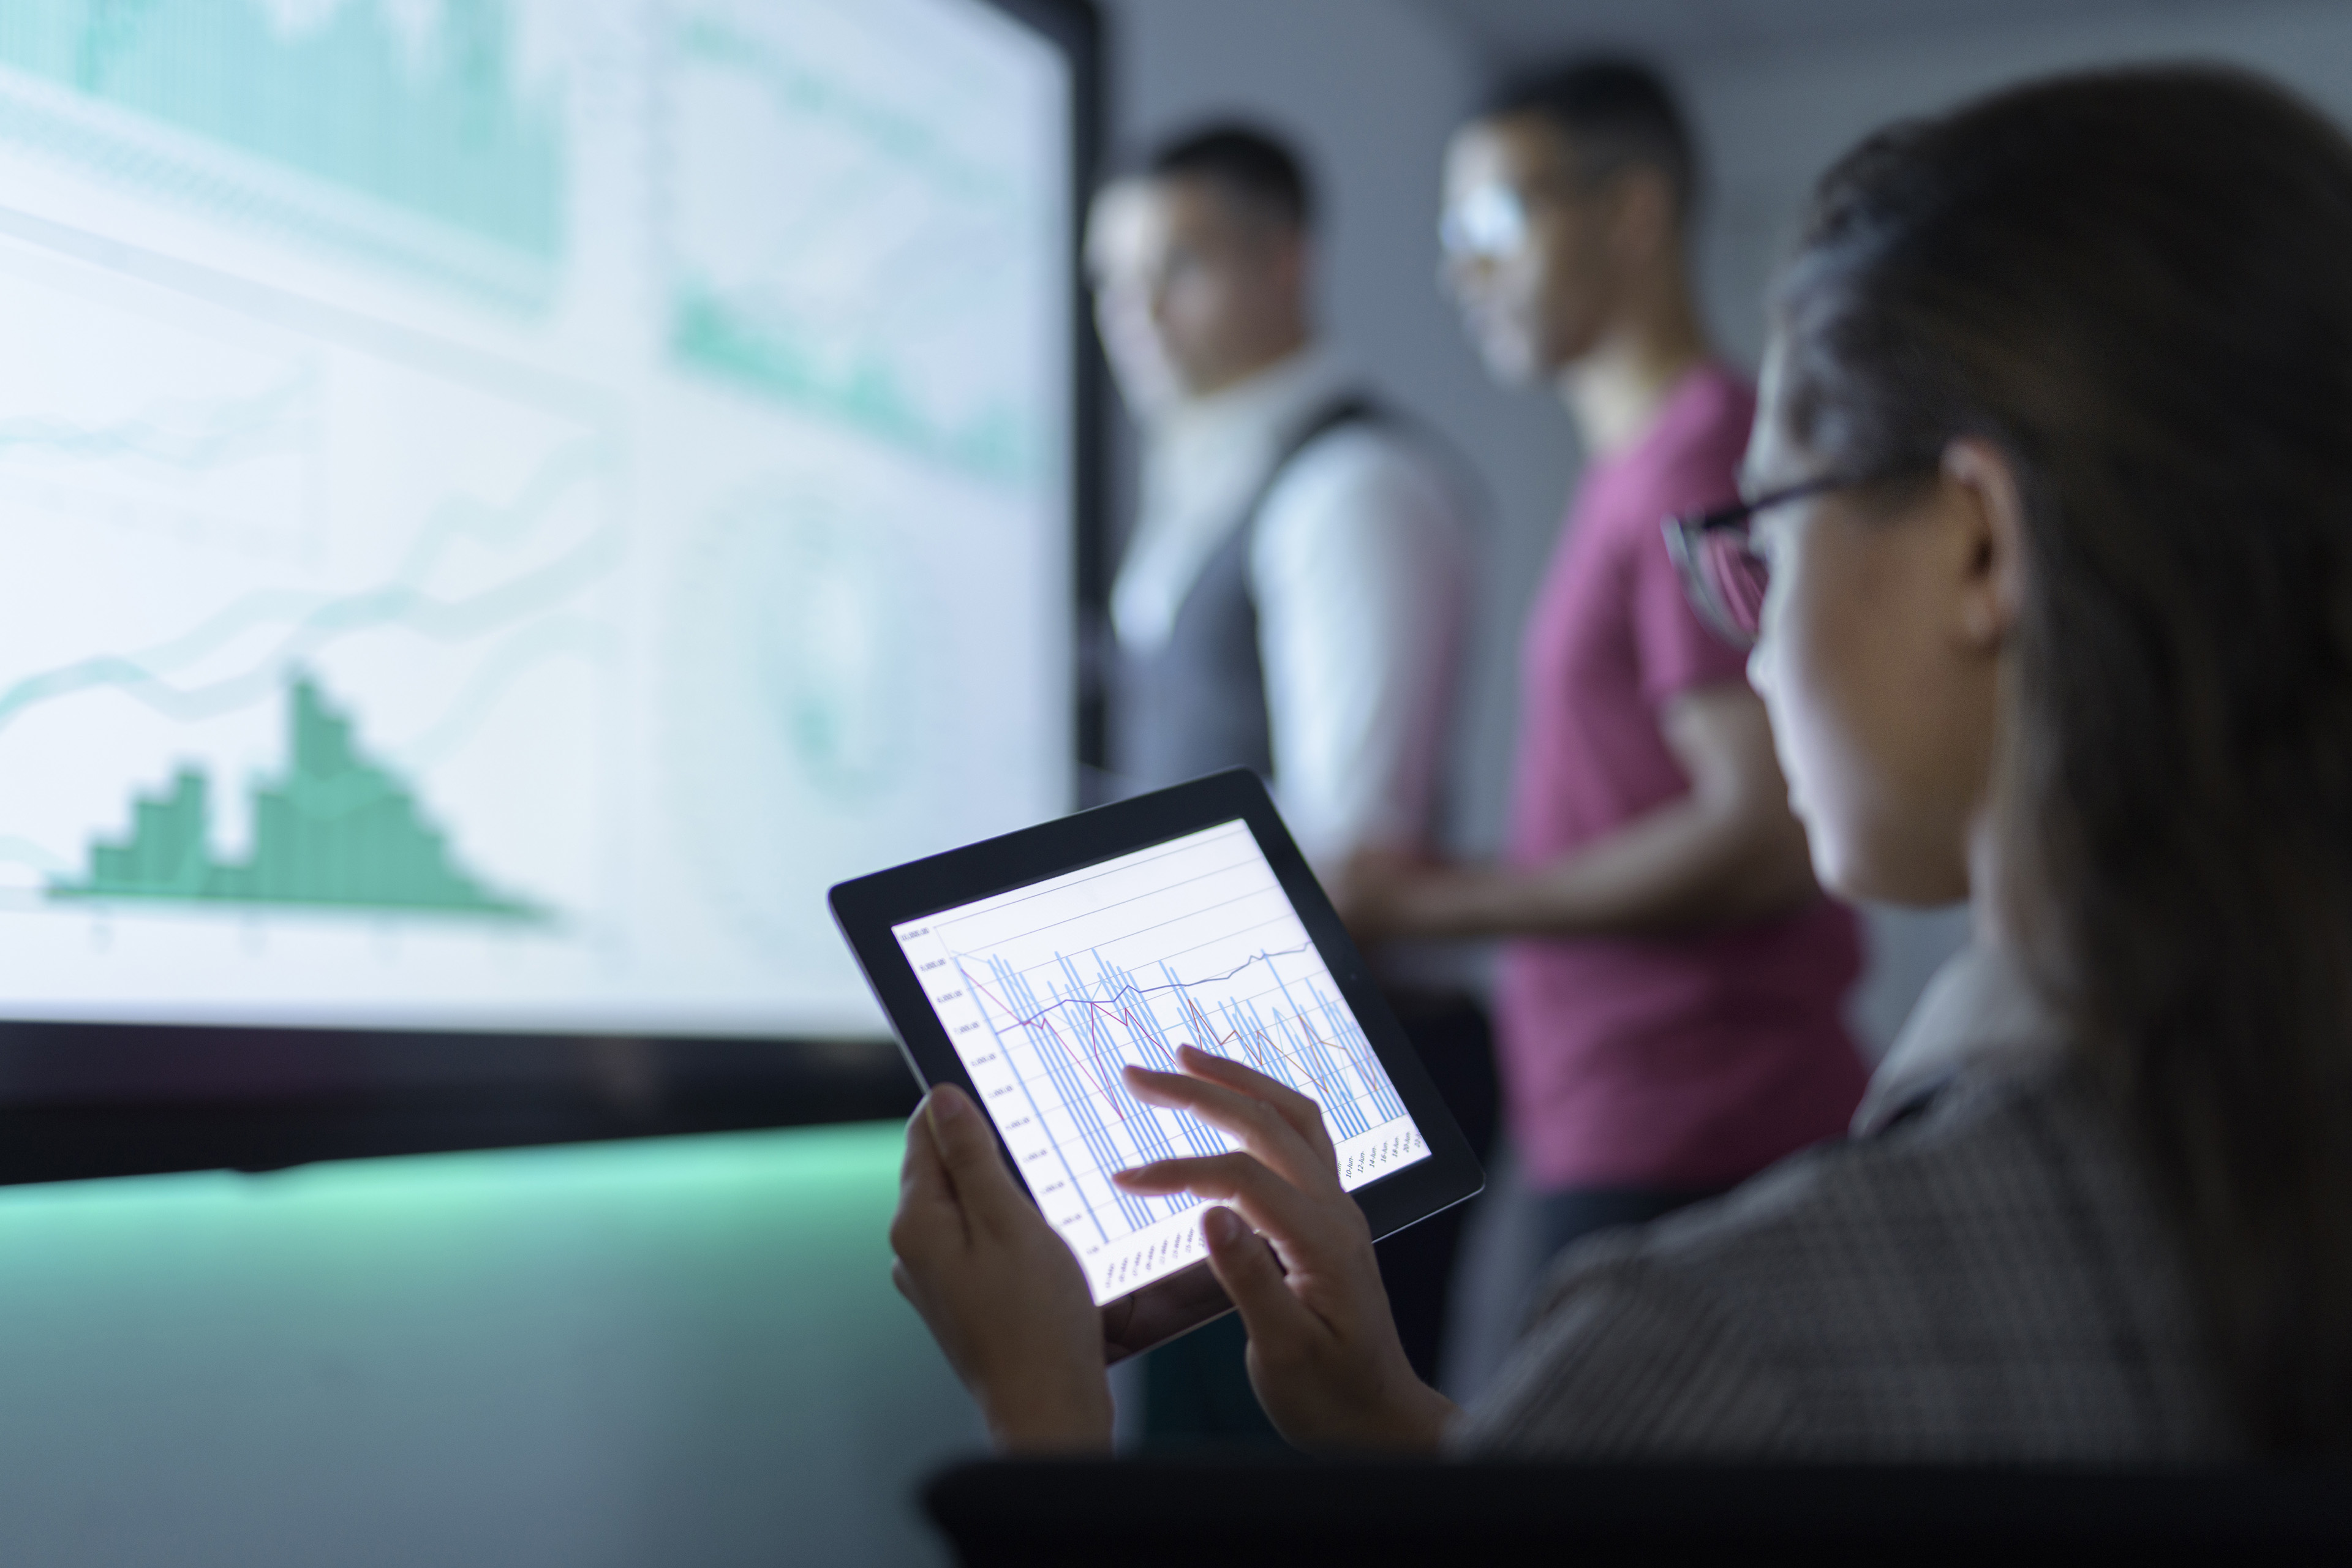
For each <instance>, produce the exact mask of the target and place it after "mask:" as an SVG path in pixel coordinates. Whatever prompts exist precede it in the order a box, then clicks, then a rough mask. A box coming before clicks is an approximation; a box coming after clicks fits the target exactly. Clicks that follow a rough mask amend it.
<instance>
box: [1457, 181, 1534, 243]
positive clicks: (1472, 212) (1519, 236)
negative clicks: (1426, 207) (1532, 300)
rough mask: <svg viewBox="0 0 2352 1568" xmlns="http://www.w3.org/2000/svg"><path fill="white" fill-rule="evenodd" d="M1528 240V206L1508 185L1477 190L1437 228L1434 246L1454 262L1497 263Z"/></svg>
mask: <svg viewBox="0 0 2352 1568" xmlns="http://www.w3.org/2000/svg"><path fill="white" fill-rule="evenodd" d="M1527 239H1528V208H1527V204H1526V203H1525V202H1524V201H1522V200H1521V199H1520V198H1519V194H1518V192H1517V191H1515V190H1513V189H1511V188H1510V187H1509V186H1508V185H1480V186H1478V187H1477V188H1476V189H1475V190H1473V191H1471V192H1470V193H1469V194H1468V195H1465V196H1464V197H1463V198H1462V200H1461V201H1459V202H1457V203H1455V204H1454V207H1453V209H1452V210H1451V211H1449V212H1447V213H1446V214H1445V216H1444V218H1442V219H1441V220H1440V221H1439V223H1438V226H1437V243H1438V244H1439V245H1440V246H1441V247H1444V251H1445V254H1446V255H1447V256H1449V257H1453V258H1455V259H1457V260H1465V261H1472V260H1475V261H1498V260H1500V259H1502V258H1504V257H1507V256H1510V255H1512V254H1514V253H1516V252H1517V250H1518V248H1519V247H1520V246H1522V245H1525V244H1526V243H1527Z"/></svg>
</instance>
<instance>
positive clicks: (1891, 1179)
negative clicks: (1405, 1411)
mask: <svg viewBox="0 0 2352 1568" xmlns="http://www.w3.org/2000/svg"><path fill="white" fill-rule="evenodd" d="M1451 1441H1452V1444H1453V1446H1454V1447H1455V1448H1456V1449H1457V1450H1460V1451H1465V1452H1469V1453H1480V1454H1492V1455H1497V1456H1501V1455H1510V1456H1519V1457H1533V1456H1548V1457H1559V1458H1603V1457H1622V1458H1634V1457H1642V1458H1671V1457H1689V1458H1787V1459H1822V1460H1939V1461H1968V1460H1992V1461H2002V1460H2013V1461H2066V1460H2080V1461H2109V1462H2137V1463H2153V1462H2163V1461H2185V1460H2211V1459H2223V1458H2232V1457H2236V1456H2237V1455H2238V1454H2239V1453H2240V1451H2241V1447H2240V1444H2239V1443H2238V1441H2237V1439H2236V1438H2235V1437H2234V1436H2232V1434H2231V1427H2230V1423H2229V1422H2228V1420H2227V1419H2226V1417H2225V1416H2224V1415H2223V1414H2222V1412H2221V1405H2220V1401H2219V1400H2218V1398H2217V1397H2216V1395H2215V1391H2214V1388H2213V1386H2212V1383H2211V1379H2210V1374H2209V1373H2208V1370H2207V1367H2206V1365H2205V1363H2204V1362H2203V1360H2202V1358H2201V1357H2200V1354H2199V1352H2198V1349H2197V1345H2196V1330H2195V1324H2194V1322H2193V1320H2192V1313H2191V1310H2190V1307H2189V1300H2188V1297H2187V1293H2186V1290H2185V1289H2184V1286H2183V1282H2182V1279H2181V1278H2180V1274H2179V1263H2178V1260H2177V1258H2176V1256H2175V1253H2174V1251H2173V1249H2172V1247H2171V1246H2170V1244H2169V1242H2168V1239H2167V1237H2165V1235H2164V1233H2163V1230H2162V1226H2161V1222H2160V1220H2159V1218H2158V1214H2157V1212H2156V1209H2155V1207H2154V1205H2153V1203H2152V1200H2151V1198H2150V1196H2149V1194H2148V1193H2147V1190H2146V1187H2145V1184H2144V1183H2143V1182H2142V1180H2141V1178H2140V1176H2139V1174H2138V1173H2137V1170H2136V1168H2135V1167H2134V1165H2133V1163H2132V1162H2131V1161H2130V1159H2129V1158H2128V1157H2127V1155H2126V1150H2125V1147H2124V1144H2123V1141H2122V1137H2121V1131H2120V1129H2119V1128H2118V1127H2117V1125H2116V1121H2115V1120H2114V1117H2113V1116H2112V1114H2111V1112H2110V1111H2109V1110H2108V1108H2107V1107H2106V1105H2105V1103H2104V1101H2103V1100H2102V1098H2101V1096H2100V1095H2099V1093H2098V1092H2097V1090H2096V1089H2095V1088H2094V1087H2093V1086H2092V1085H2091V1083H2090V1082H2089V1081H2088V1079H2087V1076H2086V1074H2085V1073H2084V1071H2083V1069H2081V1068H2079V1067H2077V1066H2075V1065H2074V1063H2073V1062H2072V1061H2070V1060H2069V1059H2068V1058H2067V1057H2066V1056H2065V1054H2064V1052H2063V1049H2061V1048H2060V1042H2059V1041H2058V1040H2057V1039H2056V1038H2055V1037H2054V1031H2053V1029H2052V1028H2051V1027H2050V1026H2048V1025H2047V1023H2046V1022H2045V1021H2044V1019H2043V1018H2042V1016H2041V1014H2040V1012H2039V1010H2038V1009H2036V1008H2035V1007H2034V1005H2032V1001H2031V999H2030V996H2029V994H2028V993H2027V992H2026V991H2025V989H2024V987H2023V984H2022V983H2021V981H2020V980H2019V979H2018V978H2017V976H2016V975H2015V974H2014V973H2013V972H2012V971H2011V968H2010V967H2009V966H2008V965H2007V964H2006V963H2005V962H2003V961H2002V960H2000V958H1999V957H1997V956H1996V955H1993V954H1991V953H1989V952H1985V951H1983V950H1971V951H1969V952H1965V953H1963V954H1961V955H1960V956H1959V957H1958V958H1957V959H1955V960H1953V961H1952V963H1950V964H1949V965H1948V966H1947V967H1946V969H1945V970H1944V972H1943V973H1939V974H1938V975H1937V980H1936V983H1935V984H1934V985H1932V986H1931V987H1930V988H1929V990H1928V993H1927V995H1926V996H1925V997H1924V998H1923V999H1922V1000H1921V1003H1920V1005H1919V1007H1918V1009H1917V1010H1916V1012H1915V1013H1914V1015H1913V1016H1912V1020H1911V1022H1910V1024H1908V1025H1907V1026H1906V1028H1905V1031H1904V1034H1903V1036H1902V1037H1901V1038H1900V1039H1898V1040H1897V1041H1896V1043H1895V1048H1894V1049H1893V1050H1892V1051H1890V1052H1889V1053H1888V1055H1887V1058H1886V1061H1885V1064H1884V1065H1883V1066H1882V1067H1881V1068H1880V1069H1879V1072H1878V1073H1877V1075H1876V1076H1875V1077H1874V1079H1873V1080H1872V1086H1871V1091H1870V1095H1869V1097H1868V1098H1867V1099H1866V1100H1864V1104H1863V1107H1862V1110H1861V1111H1860V1112H1859V1113H1858V1114H1857V1116H1856V1118H1855V1134H1854V1136H1853V1139H1852V1140H1850V1141H1849V1142H1843V1143H1840V1144H1835V1145H1831V1146H1825V1147H1822V1148H1818V1149H1814V1150H1811V1151H1809V1152H1805V1153H1802V1154H1799V1155H1797V1156H1795V1157H1793V1158H1791V1159H1790V1160H1787V1161H1784V1162H1783V1163H1780V1165H1777V1166H1775V1167H1774V1168H1773V1169H1771V1170H1770V1171H1768V1172H1766V1173H1764V1174H1763V1175H1761V1176H1759V1177H1758V1178H1756V1179H1755V1180H1754V1181H1752V1182H1749V1183H1748V1184H1746V1185H1745V1186H1743V1187H1741V1188H1739V1189H1738V1191H1737V1192H1734V1193H1732V1194H1729V1195H1727V1196H1726V1197H1724V1198H1721V1199H1718V1200H1717V1201H1716V1202H1714V1203H1711V1204H1707V1205H1701V1206H1698V1207H1696V1208H1692V1209H1688V1210H1685V1211H1684V1212H1682V1213H1681V1214H1678V1215H1674V1216H1671V1217H1669V1218H1667V1219H1665V1220H1663V1221H1660V1222H1659V1223H1657V1224H1655V1225H1654V1226H1647V1227H1643V1228H1641V1229H1637V1230H1630V1231H1620V1232H1616V1233H1612V1234H1609V1235H1604V1236H1601V1237H1594V1238H1593V1239H1592V1241H1591V1242H1590V1243H1589V1244H1587V1245H1585V1246H1582V1247H1576V1248H1572V1249H1571V1250H1570V1252H1568V1253H1567V1254H1566V1255H1565V1256H1564V1257H1563V1258H1562V1259H1561V1260H1560V1262H1559V1265H1558V1266H1557V1268H1556V1269H1555V1271H1554V1272H1553V1274H1552V1276H1551V1277H1550V1279H1549V1282H1548V1285H1547V1288H1546V1290H1545V1292H1544V1295H1543V1300H1542V1301H1541V1304H1540V1305H1539V1307H1538V1310H1537V1311H1536V1313H1535V1314H1534V1316H1533V1317H1532V1319H1531V1321H1530V1324H1529V1327H1528V1332H1527V1335H1526V1337H1525V1338H1524V1340H1523V1341H1522V1342H1521V1343H1520V1345H1519V1347H1518V1350H1517V1352H1516V1353H1515V1355H1514V1357H1513V1359H1512V1360H1511V1362H1510V1363H1508V1364H1507V1367H1506V1368H1505V1370H1504V1371H1503V1373H1501V1375H1500V1376H1499V1377H1498V1378H1497V1380H1496V1384H1495V1385H1494V1386H1493V1387H1492V1388H1490V1389H1489V1390H1488V1391H1487V1392H1486V1394H1485V1395H1484V1397H1483V1398H1481V1399H1480V1400H1479V1401H1478V1402H1477V1403H1476V1404H1475V1405H1473V1407H1472V1408H1471V1409H1470V1410H1469V1411H1468V1412H1467V1413H1466V1415H1465V1418H1464V1419H1463V1420H1462V1421H1461V1422H1460V1423H1459V1424H1457V1426H1456V1427H1455V1429H1454V1433H1453V1434H1452V1436H1451Z"/></svg>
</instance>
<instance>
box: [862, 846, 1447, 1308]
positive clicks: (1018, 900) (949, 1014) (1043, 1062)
mask: <svg viewBox="0 0 2352 1568" xmlns="http://www.w3.org/2000/svg"><path fill="white" fill-rule="evenodd" d="M891 934H892V935H893V936H895V937H897V939H898V945H899V947H900V949H901V950H902V951H903V952H905V953H906V956H907V961H908V963H909V964H910V965H911V966H912V967H913V969H914V971H915V974H916V977H917V978H918V979H919V981H920V982H921V984H922V986H923V993H924V994H925V995H926V996H927V997H929V1000H930V1004H931V1006H932V1008H933V1010H934V1011H936V1012H937V1013H938V1014H939V1018H940V1024H941V1025H942V1026H945V1028H946V1030H947V1034H948V1038H949V1039H950V1041H952V1042H953V1044H954V1046H955V1050H956V1054H957V1055H958V1056H959V1057H960V1058H961V1059H962V1061H963V1065H964V1068H965V1070H966V1071H967V1072H969V1073H970V1074H971V1081H972V1084H973V1086H974V1087H975V1088H976V1089H978V1090H979V1091H980V1097H981V1103H982V1105H984V1106H986V1107H987V1109H988V1112H989V1115H990V1116H991V1118H992V1119H993V1121H995V1123H996V1128H997V1131H998V1132H999V1133H1000V1134H1001V1135H1002V1136H1003V1139H1004V1142H1005V1146H1006V1147H1007V1148H1008V1149H1010V1150H1011V1151H1012V1152H1013V1158H1014V1159H1015V1160H1016V1161H1018V1162H1019V1163H1020V1168H1021V1170H1022V1172H1023V1173H1024V1175H1025V1176H1026V1177H1027V1179H1028V1183H1029V1187H1030V1190H1031V1191H1032V1192H1033V1193H1034V1194H1036V1197H1037V1202H1038V1206H1039V1207H1040V1208H1041V1209H1043V1210H1044V1211H1045V1217H1046V1218H1047V1219H1048V1220H1049V1221H1051V1222H1052V1223H1053V1226H1054V1227H1055V1229H1056V1230H1058V1231H1059V1232H1060V1233H1061V1235H1062V1237H1063V1238H1064V1239H1065V1240H1066V1241H1067V1242H1068V1243H1069V1244H1070V1247H1071V1249H1072V1250H1073V1251H1075V1252H1076V1254H1077V1255H1078V1260H1079V1262H1080V1263H1081V1264H1083V1265H1084V1266H1085V1268H1086V1271H1087V1282H1088V1283H1089V1284H1090V1285H1091V1286H1092V1288H1093V1289H1094V1295H1095V1300H1097V1302H1106V1301H1109V1300H1113V1299H1115V1298H1117V1297H1120V1296H1124V1295H1126V1294H1127V1293H1128V1292H1129V1291H1130V1290H1134V1289H1139V1287H1141V1286H1144V1285H1148V1284H1150V1283H1151V1282H1152V1281H1153V1280H1155V1279H1162V1278H1164V1277H1166V1276H1168V1275H1170V1274H1173V1273H1175V1272H1176V1271H1177V1270H1179V1269H1181V1268H1185V1267H1187V1266H1189V1265H1190V1264H1192V1263H1193V1262H1194V1261H1196V1260H1197V1259H1199V1258H1201V1257H1202V1255H1203V1252H1204V1247H1203V1245H1202V1239H1201V1223H1200V1219H1199V1215H1200V1212H1201V1211H1202V1209H1203V1208H1205V1207H1207V1206H1208V1205H1206V1204H1204V1203H1203V1202H1202V1201H1201V1200H1200V1199H1197V1198H1194V1197H1192V1196H1191V1195H1190V1194H1176V1195H1175V1196H1173V1197H1165V1198H1148V1197H1138V1196H1136V1195H1134V1194H1130V1193H1126V1192H1122V1191H1121V1190H1119V1189H1118V1187H1115V1186H1113V1185H1112V1184H1110V1181H1109V1176H1110V1173H1112V1172H1114V1171H1121V1170H1125V1169H1127V1168H1129V1166H1133V1165H1140V1164H1145V1163H1150V1161H1153V1160H1165V1159H1171V1158H1181V1157H1185V1156H1189V1155H1194V1154H1217V1153H1223V1152H1225V1151H1226V1150H1227V1149H1229V1148H1233V1147H1236V1146H1237V1145H1235V1144H1234V1142H1232V1141H1230V1140H1228V1139H1227V1138H1226V1137H1225V1136H1224V1135H1223V1133H1221V1132H1219V1131H1217V1130H1216V1129H1215V1128H1213V1127H1211V1126H1209V1125H1207V1124H1206V1123H1205V1122H1202V1121H1199V1120H1198V1119H1196V1118H1194V1117H1192V1115H1190V1114H1188V1113H1186V1112H1183V1111H1177V1110H1159V1109H1156V1108H1154V1107H1151V1106H1148V1105H1145V1104H1144V1103H1142V1102H1141V1101H1140V1100H1137V1099H1135V1097H1134V1096H1132V1095H1130V1094H1129V1092H1128V1091H1127V1086H1126V1083H1125V1082H1124V1080H1123V1079H1121V1078H1120V1077H1119V1070H1118V1069H1119V1068H1120V1067H1121V1066H1123V1065H1125V1064H1127V1063H1129V1062H1132V1063H1134V1064H1136V1065H1138V1066H1140V1067H1149V1068H1163V1069H1168V1068H1174V1066H1175V1062H1176V1047H1178V1046H1179V1045H1192V1046H1197V1047H1200V1048H1202V1049H1203V1050H1208V1051H1213V1052H1215V1053H1216V1054H1217V1055H1219V1056H1225V1057H1231V1058H1234V1059H1235V1060H1237V1061H1242V1062H1245V1063H1247V1064H1248V1065H1249V1066H1251V1067H1253V1068H1257V1069H1258V1070H1259V1071H1260V1072H1263V1073H1265V1074H1267V1075H1269V1076H1271V1077H1273V1078H1276V1079H1280V1080H1281V1081H1282V1082H1284V1083H1286V1084H1288V1085H1290V1086H1291V1087H1292V1088H1293V1089H1297V1090H1298V1091H1299V1092H1300V1093H1302V1094H1305V1095H1306V1096H1307V1097H1308V1098H1309V1099H1311V1100H1315V1101H1316V1102H1317V1103H1318V1104H1319V1105H1321V1106H1322V1108H1323V1120H1324V1124H1325V1127H1326V1128H1327V1130H1328V1131H1329V1133H1330V1135H1331V1142H1333V1143H1334V1144H1335V1145H1337V1147H1338V1150H1339V1179H1340V1182H1341V1184H1342V1185H1344V1186H1345V1187H1347V1188H1348V1189H1349V1191H1353V1190H1354V1189H1356V1188H1358V1187H1360V1186H1362V1185H1364V1184H1366V1183H1368V1182H1372V1181H1377V1180H1379V1179H1380V1178H1381V1177H1382V1176H1385V1175H1388V1174H1390V1173H1391V1172H1394V1171H1398V1170H1401V1169H1402V1168H1403V1167H1405V1166H1407V1165H1410V1164H1412V1163H1416V1162H1418V1161H1421V1160H1423V1159H1426V1158H1428V1156H1429V1146H1428V1144H1427V1143H1426V1142H1424V1141H1423V1137H1422V1133H1421V1129H1420V1128H1419V1127H1417V1126H1416V1125H1415V1124H1414V1122H1413V1120H1412V1116H1411V1115H1410V1114H1408V1113H1407V1111H1406V1110H1405V1108H1404V1104H1403V1101H1402V1100H1400V1099H1399V1098H1398V1095H1397V1091H1396V1089H1395V1086H1394V1085H1392V1084H1391V1083H1390V1081H1389V1076H1388V1073H1387V1072H1386V1070H1384V1069H1383V1068H1381V1062H1380V1058H1378V1057H1377V1056H1375V1055H1374V1054H1373V1051H1372V1048H1371V1046H1370V1043H1369V1042H1368V1041H1367V1040H1366V1039H1365V1037H1364V1031H1363V1029H1362V1028H1361V1026H1359V1024H1358V1023H1357V1021H1356V1016H1355V1014H1354V1013H1353V1012H1352V1011H1351V1010H1350V1009H1349V1006H1348V1004H1347V1002H1346V1000H1345V999H1344V997H1343V996H1342V994H1341V993H1340V990H1339V986H1338V985H1337V984H1334V983H1333V981H1332V978H1331V973H1330V971H1329V970H1328V969H1326V968H1325V967H1324V964H1323V958H1322V955H1321V954H1320V953H1319V952H1317V951H1316V947H1315V943H1314V942H1313V941H1311V940H1310V939H1309V938H1308V936H1307V928H1306V927H1305V926H1303V925H1302V924H1300V923H1299V919H1298V912H1297V910H1295V909H1294V908H1292V907H1291V902H1290V899H1289V897H1288V895H1286V893H1284V891H1283V890H1282V884H1281V883H1280V881H1279V880H1277V879H1276V876H1275V873H1274V868H1273V867H1272V866H1270V865H1268V864H1267V863H1266V858H1265V852H1264V851H1263V850H1261V849H1260V848H1259V847H1258V843H1257V839H1256V838H1255V836H1253V835H1252V833H1251V832H1250V828H1249V825H1248V824H1247V823H1246V822H1243V821H1239V820H1235V821H1233V822H1226V823H1221V824H1219V825H1218V826H1214V827H1209V828H1203V829H1202V830H1201V831H1200V832H1197V833H1191V834H1187V835H1185V836H1184V837H1181V838H1173V839H1170V840H1169V841H1167V842H1166V843H1163V844H1156V845H1153V846H1152V847H1150V848H1148V849H1139V850H1137V851H1135V852H1134V853H1133V854H1129V855H1122V856H1119V857H1118V858H1116V859H1110V860H1105V861H1101V862H1099V863H1097V864H1096V865H1092V866H1088V867H1086V868H1083V869H1081V870H1076V871H1070V872H1066V873H1064V874H1063V875H1060V876H1056V877H1049V878H1047V879H1045V880H1042V881H1037V882H1032V883H1030V884H1028V885H1027V886H1025V887H1021V888H1015V889H1011V890H1010V891H1007V892H1003V893H997V894H994V895H992V896H991V897H989V898H985V899H980V900H974V901H972V902H971V903H968V904H961V905H958V906H956V907H954V908H952V909H946V910H939V911H937V912H935V913H933V914H929V915H926V916H924V917H923V918H922V919H920V920H916V921H906V922H904V923H901V924H898V925H895V926H893V927H891Z"/></svg>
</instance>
